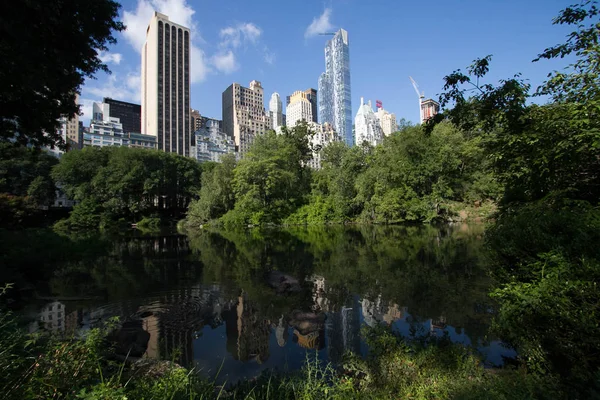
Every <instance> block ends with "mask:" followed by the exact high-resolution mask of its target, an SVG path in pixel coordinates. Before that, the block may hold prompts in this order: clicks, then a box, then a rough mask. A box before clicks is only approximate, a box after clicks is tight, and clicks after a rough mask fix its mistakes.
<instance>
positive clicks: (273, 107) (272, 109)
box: [269, 92, 283, 129]
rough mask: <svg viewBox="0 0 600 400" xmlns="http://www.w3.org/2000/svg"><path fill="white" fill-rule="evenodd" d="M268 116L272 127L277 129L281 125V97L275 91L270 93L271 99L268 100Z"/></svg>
mask: <svg viewBox="0 0 600 400" xmlns="http://www.w3.org/2000/svg"><path fill="white" fill-rule="evenodd" d="M269 116H270V117H271V122H272V123H273V129H277V128H278V127H280V126H282V125H283V112H282V105H281V98H280V97H279V93H277V92H275V93H273V94H272V95H271V100H270V101H269Z"/></svg>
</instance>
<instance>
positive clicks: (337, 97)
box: [318, 29, 354, 146]
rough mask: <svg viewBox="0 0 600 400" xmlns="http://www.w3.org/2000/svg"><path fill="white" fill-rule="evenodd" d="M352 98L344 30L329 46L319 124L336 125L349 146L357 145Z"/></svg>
mask: <svg viewBox="0 0 600 400" xmlns="http://www.w3.org/2000/svg"><path fill="white" fill-rule="evenodd" d="M351 95H352V93H351V88H350V47H349V42H348V32H347V31H345V30H344V29H340V30H339V31H337V33H336V34H335V35H334V36H333V38H332V39H331V40H330V41H328V42H327V45H326V46H325V72H324V73H322V74H321V76H320V77H319V99H318V104H319V121H320V122H321V123H325V122H329V123H330V124H332V125H333V127H334V128H335V131H336V132H337V133H338V134H339V135H340V136H341V137H342V139H343V140H344V142H346V144H347V145H348V146H352V145H354V138H353V135H352V100H351Z"/></svg>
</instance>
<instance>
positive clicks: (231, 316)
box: [223, 293, 271, 364]
mask: <svg viewBox="0 0 600 400" xmlns="http://www.w3.org/2000/svg"><path fill="white" fill-rule="evenodd" d="M223 320H224V321H225V326H226V332H227V349H228V350H229V352H230V354H231V355H232V356H233V358H234V359H236V360H240V361H249V360H251V359H252V360H256V362H258V363H259V364H262V363H263V362H265V361H266V360H267V359H268V358H269V335H270V331H271V329H270V326H269V325H270V321H268V320H266V319H261V318H260V316H259V315H258V312H257V310H256V309H255V308H254V307H253V306H252V303H251V302H249V301H248V300H247V298H246V295H245V294H244V293H242V294H241V295H240V296H238V299H237V304H235V306H234V307H231V308H229V309H228V310H226V311H225V312H224V313H223Z"/></svg>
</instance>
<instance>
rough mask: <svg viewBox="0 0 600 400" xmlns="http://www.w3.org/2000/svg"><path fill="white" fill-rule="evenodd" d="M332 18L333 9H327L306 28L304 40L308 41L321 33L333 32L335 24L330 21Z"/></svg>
mask: <svg viewBox="0 0 600 400" xmlns="http://www.w3.org/2000/svg"><path fill="white" fill-rule="evenodd" d="M330 17H331V8H326V9H325V11H323V14H321V15H320V16H318V17H315V18H314V19H313V21H312V23H311V24H310V25H309V26H308V28H306V32H304V38H305V39H308V38H309V37H313V36H316V35H318V34H319V33H325V32H331V31H332V30H333V29H334V26H333V24H332V23H331V21H329V18H330Z"/></svg>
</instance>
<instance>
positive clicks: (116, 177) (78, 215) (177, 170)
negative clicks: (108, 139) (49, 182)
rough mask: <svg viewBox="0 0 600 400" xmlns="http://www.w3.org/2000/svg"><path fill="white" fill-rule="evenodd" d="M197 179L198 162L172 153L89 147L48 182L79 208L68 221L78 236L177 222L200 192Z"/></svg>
mask: <svg viewBox="0 0 600 400" xmlns="http://www.w3.org/2000/svg"><path fill="white" fill-rule="evenodd" d="M201 173H202V167H201V165H200V164H198V162H196V161H195V160H192V159H191V158H188V157H182V156H179V155H176V154H172V153H164V152H159V151H148V150H145V149H135V148H125V147H103V148H95V147H87V148H84V149H83V150H81V151H76V152H69V153H66V154H65V155H64V156H63V157H62V158H61V161H60V163H59V164H58V165H57V166H56V167H55V168H54V170H53V171H52V176H53V177H54V179H56V181H57V182H58V183H60V185H61V186H62V187H63V190H64V192H65V193H66V194H67V196H69V197H70V198H72V199H74V200H76V201H77V202H78V204H76V205H75V207H74V209H73V212H72V213H71V216H70V218H69V220H68V221H67V223H68V225H69V227H70V228H71V229H74V230H78V229H97V228H99V227H102V226H110V225H111V224H113V223H115V222H118V221H119V220H120V219H124V222H127V223H133V222H137V221H139V220H140V219H141V218H143V217H145V216H151V215H156V216H159V217H161V218H165V219H167V218H177V217H179V216H180V215H181V214H182V213H183V212H185V210H186V208H187V206H188V204H189V202H190V201H191V199H193V198H194V196H195V193H197V191H198V190H199V186H200V176H201Z"/></svg>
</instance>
